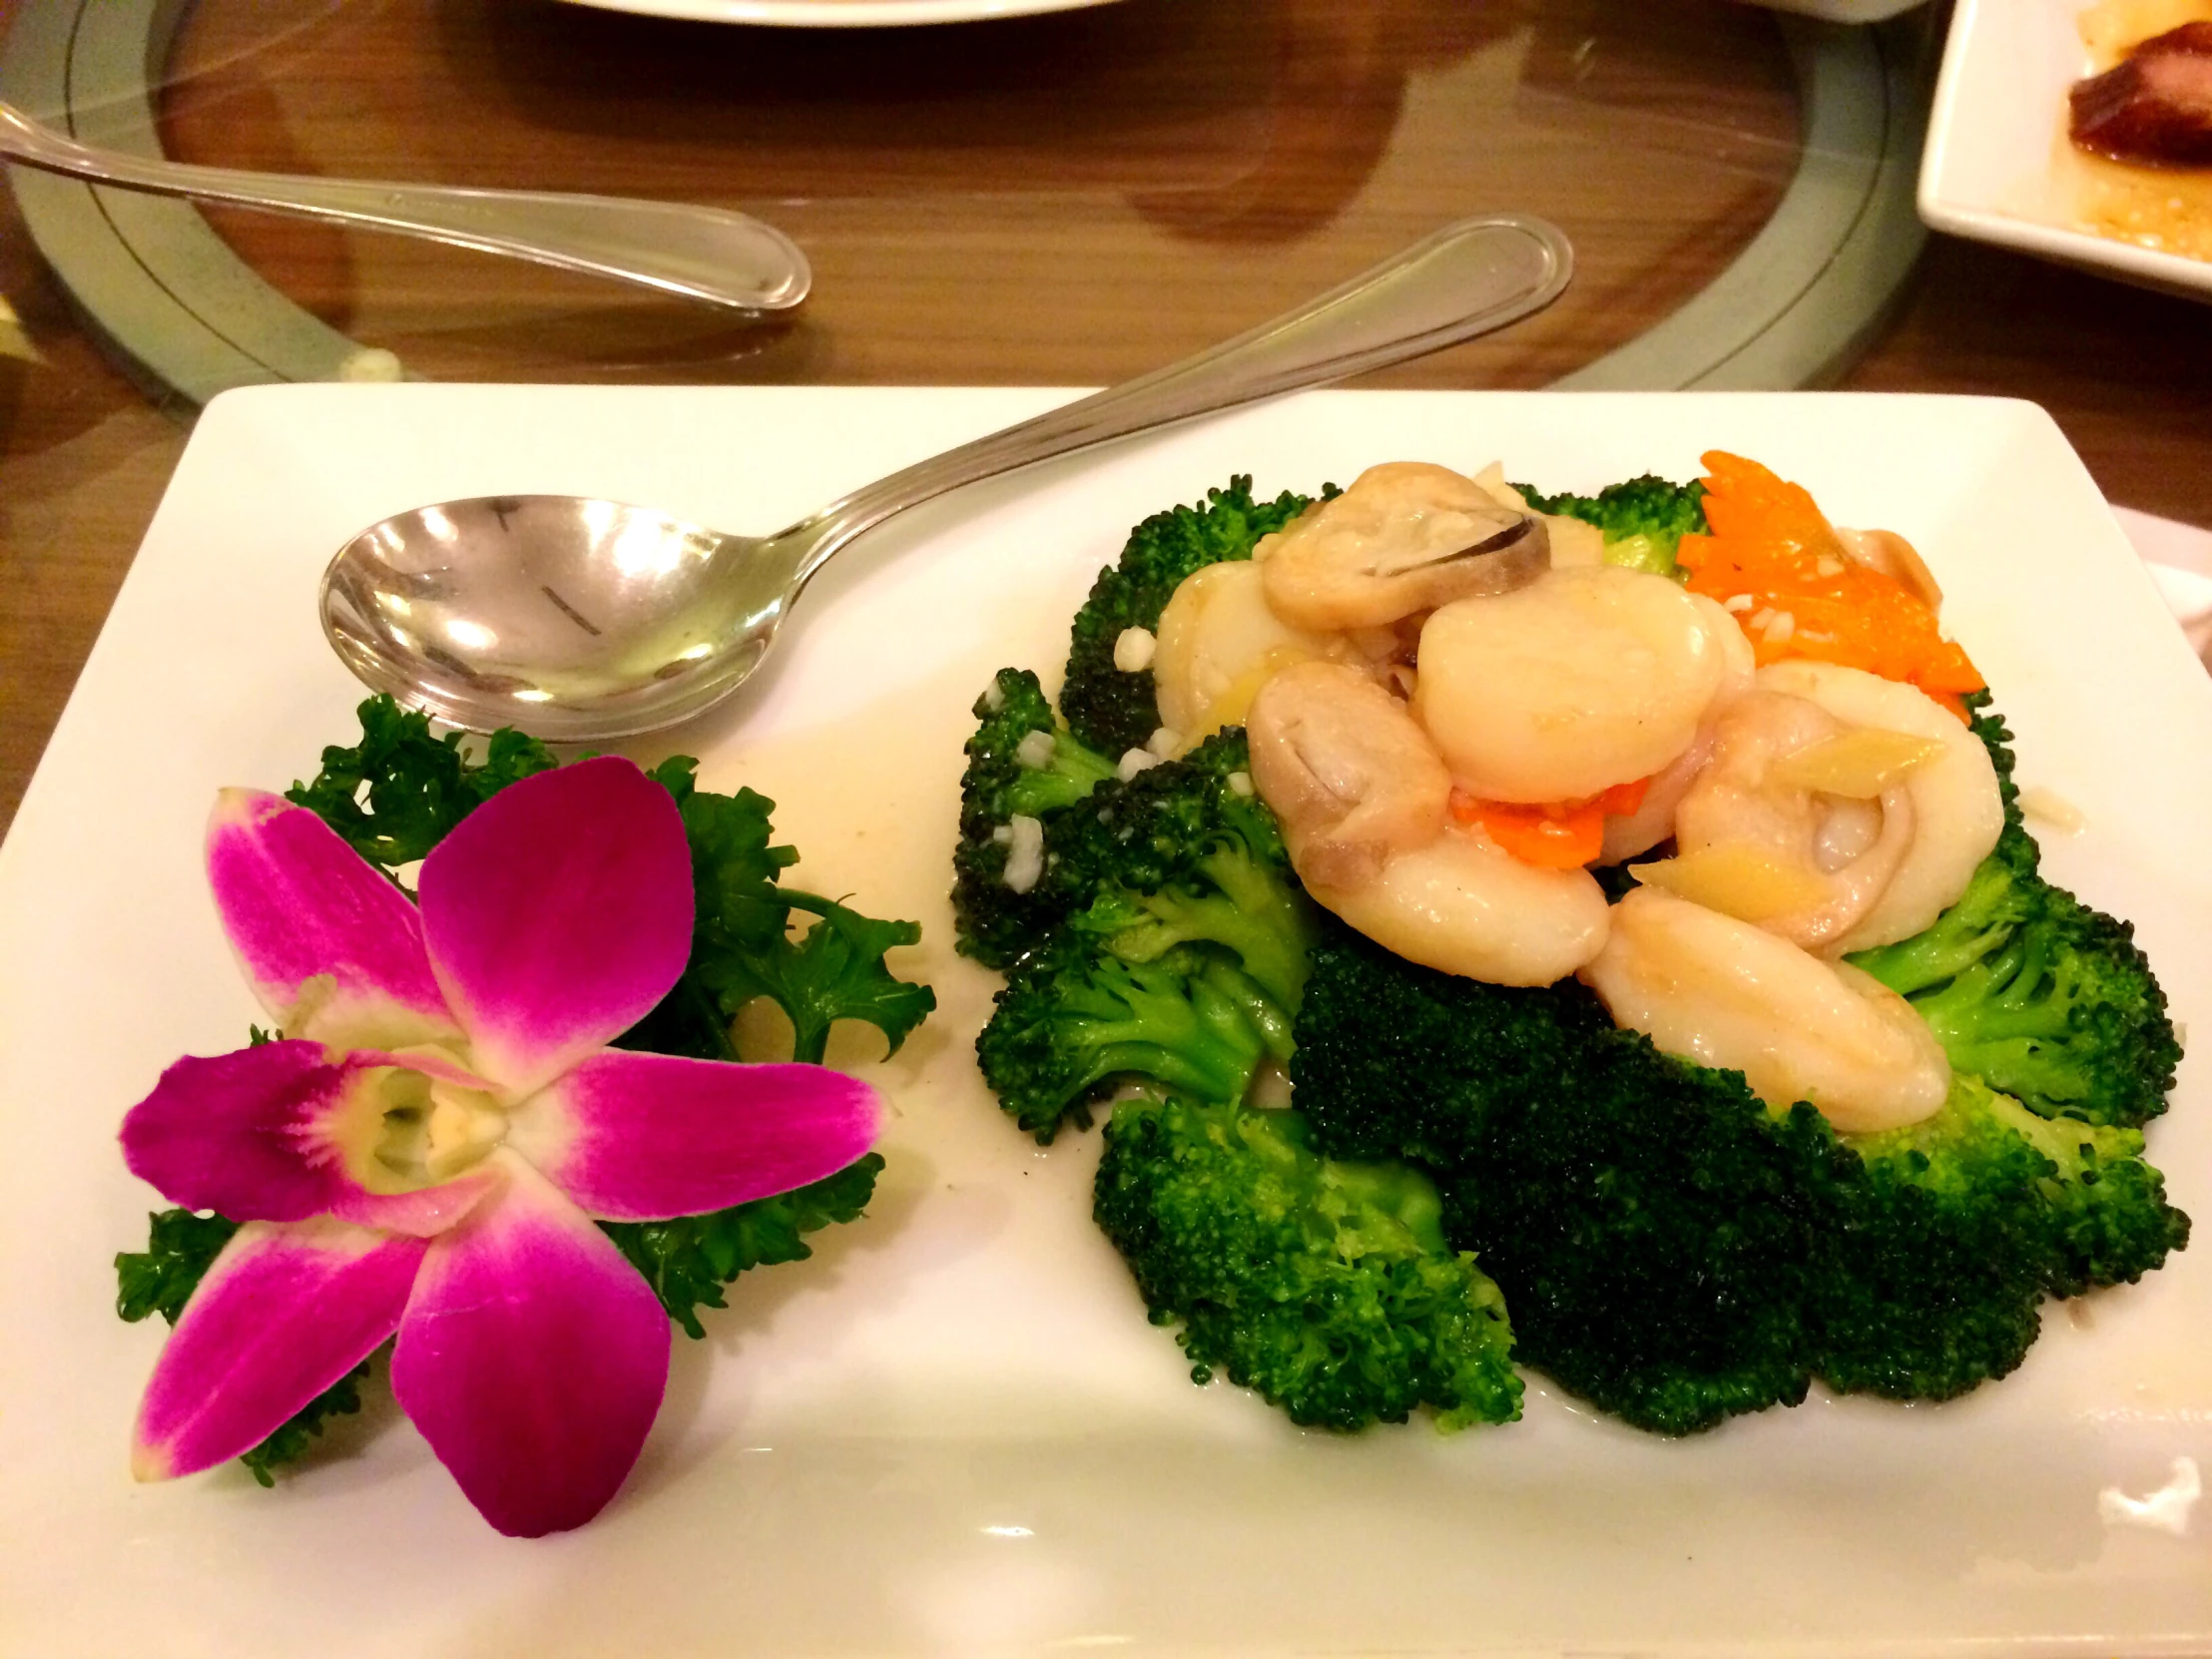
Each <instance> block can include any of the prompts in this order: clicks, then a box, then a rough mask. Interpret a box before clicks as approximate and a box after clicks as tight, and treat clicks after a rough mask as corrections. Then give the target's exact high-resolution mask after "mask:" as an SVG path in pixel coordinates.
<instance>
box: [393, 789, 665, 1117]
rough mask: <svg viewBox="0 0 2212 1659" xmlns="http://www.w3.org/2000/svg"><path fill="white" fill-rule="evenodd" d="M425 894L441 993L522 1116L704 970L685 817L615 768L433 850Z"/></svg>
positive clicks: (521, 802)
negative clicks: (687, 967)
mask: <svg viewBox="0 0 2212 1659" xmlns="http://www.w3.org/2000/svg"><path fill="white" fill-rule="evenodd" d="M417 891H418V894H419V896H420V900H421V908H422V927H423V936H424V939H425V941H426V942H427V944H428V947H429V953H430V961H431V964H432V967H433V970H434V971H435V972H436V974H437V977H438V983H439V984H440V986H442V987H443V989H444V992H445V996H446V1000H447V1002H448V1003H449V1004H450V1005H451V1007H452V1009H453V1011H454V1014H455V1015H456V1016H457V1017H458V1018H459V1020H460V1022H461V1024H462V1026H463V1027H464V1028H465V1029H466V1030H467V1032H468V1036H469V1046H470V1053H471V1056H472V1058H473V1059H474V1061H475V1062H476V1065H477V1067H478V1069H479V1070H481V1071H482V1072H483V1073H484V1074H485V1075H486V1076H488V1077H491V1078H494V1079H495V1080H497V1082H498V1083H499V1084H500V1085H501V1086H502V1088H503V1090H504V1091H505V1094H506V1097H507V1098H508V1099H509V1100H519V1099H521V1098H523V1097H524V1096H526V1095H528V1094H529V1093H531V1092H532V1091H534V1090H535V1089H537V1088H539V1087H541V1086H542V1085H543V1084H545V1083H547V1082H550V1081H551V1080H552V1079H553V1078H555V1077H558V1076H559V1075H560V1074H561V1073H562V1072H564V1071H566V1070H567V1069H568V1068H569V1067H570V1066H572V1065H574V1064H575V1063H576V1062H577V1061H578V1060H580V1059H582V1058H583V1057H584V1056H585V1055H587V1054H589V1053H591V1052H592V1051H593V1050H595V1049H598V1048H601V1047H603V1046H605V1044H606V1043H607V1042H608V1041H609V1040H610V1039H611V1038H614V1037H616V1036H619V1035H620V1034H621V1033H622V1032H624V1031H626V1030H628V1029H629V1028H630V1027H631V1026H632V1025H634V1024H636V1023H637V1022H638V1021H639V1020H640V1019H642V1018H644V1017H645V1015H646V1014H647V1013H648V1012H650V1011H651V1010H652V1008H653V1005H654V1004H655V1003H657V1002H659V1001H660V1000H661V998H662V997H664V996H666V995H667V994H668V992H669V990H670V988H671V987H672V986H674V985H675V983H676V981H677V979H678V978H679V977H680V976H681V975H682V973H683V971H684V964H685V962H686V961H687V960H688V959H689V957H690V955H691V932H692V905H693V898H692V870H691V850H690V845H689V843H688V842H687V840H686V839H685V835H684V821H683V815H682V814H681V813H679V812H678V811H677V809H676V803H675V802H674V801H673V800H672V799H671V798H670V796H669V794H668V792H667V791H666V790H664V789H662V788H661V786H660V785H658V784H656V783H654V782H653V781H652V780H651V779H650V778H648V777H646V776H645V774H644V773H642V772H640V771H639V770H638V769H637V768H636V767H635V766H633V765H631V764H630V763H629V762H628V761H623V760H617V759H615V758H613V757H611V756H610V757H605V758H602V759H600V760H596V761H581V762H578V763H577V764H576V765H574V766H566V767H562V768H560V769H559V770H557V771H554V772H543V773H539V774H538V775H537V776H535V777H532V778H526V779H524V780H523V781H522V782H521V783H519V784H513V785H510V786H509V787H508V788H506V789H504V790H502V791H500V792H499V794H497V795H495V796H493V797H492V798H491V800H489V801H488V802H486V803H485V804H484V805H483V806H481V807H479V808H478V809H477V810H476V811H475V812H474V813H472V814H470V815H469V816H468V817H467V818H465V819H463V820H462V821H461V823H460V825H459V826H458V827H457V828H456V829H455V830H453V831H452V833H450V834H449V835H447V836H446V837H445V839H444V840H442V841H440V842H439V843H438V844H437V845H436V846H435V847H434V848H432V850H431V852H430V855H429V857H428V858H426V859H424V860H423V864H422V874H421V879H420V882H419V884H418V888H417Z"/></svg>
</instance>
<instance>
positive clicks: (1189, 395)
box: [779, 214, 1574, 583]
mask: <svg viewBox="0 0 2212 1659" xmlns="http://www.w3.org/2000/svg"><path fill="white" fill-rule="evenodd" d="M1573 274H1574V251H1573V249H1572V247H1571V246H1570V245H1569V244H1568V242H1567V239H1566V237H1565V235H1564V234H1563V233H1562V232H1560V231H1559V230H1558V229H1557V228H1556V227H1555V226H1552V225H1549V224H1547V223H1545V222H1544V221H1543V220H1540V219H1532V218H1529V217H1526V216H1524V215H1520V214H1491V215H1487V216H1485V217H1483V218H1479V219H1466V220H1461V221H1460V222H1459V223H1458V224H1456V225H1450V226H1447V227H1445V228H1444V229H1443V230H1441V231H1438V232H1437V233H1436V234H1435V235H1433V236H1431V237H1429V238H1427V239H1426V240H1424V241H1421V242H1417V243H1415V244H1414V245H1413V246H1412V247H1410V248H1408V249H1406V250H1405V251H1404V252H1403V253H1400V254H1397V255H1395V256H1393V257H1392V258H1390V259H1387V260H1385V261H1383V263H1382V264H1381V265H1379V266H1377V267H1375V268H1374V269H1373V270H1372V271H1369V272H1366V273H1365V274H1363V275H1361V276H1359V277H1354V278H1353V279H1352V280H1351V281H1349V282H1347V283H1345V284H1344V285H1343V286H1342V287H1338V288H1333V289H1331V290H1330V291H1329V292H1327V293H1325V294H1322V295H1321V296H1320V297H1319V298H1316V299H1312V300H1309V301H1307V303H1305V304H1303V305H1301V306H1299V307H1298V308H1297V309H1296V310H1292V311H1287V312H1285V313H1284V314H1283V315H1281V316H1279V317H1277V318H1275V319H1274V320H1273V321H1272V322H1263V323H1262V324H1261V325H1260V326H1259V327H1257V328H1254V329H1252V330H1251V331H1250V332H1248V333H1243V334H1239V335H1238V336H1237V337H1236V338H1235V339H1231V340H1225V341H1224V342H1223V343H1221V344H1220V345H1217V346H1214V347H1212V348H1211V349H1209V350H1205V351H1201V352H1199V353H1198V355H1196V356H1194V357H1186V358H1184V359H1183V360H1182V361H1181V362H1179V363H1171V364H1169V365H1168V366H1167V367H1166V368H1162V369H1157V370H1155V371H1154V372H1152V373H1150V374H1147V375H1144V376H1142V377H1140V378H1138V379H1135V380H1129V381H1125V382H1124V383H1122V384H1121V385H1118V386H1116V387H1114V388H1112V389H1111V390H1109V391H1102V392H1099V393H1097V394H1095V395H1093V396H1090V397H1086V398H1084V399H1082V400H1081V401H1080V402H1075V403H1070V404H1067V405H1066V406H1065V407H1063V408H1058V409H1054V410H1052V411H1050V412H1049V413H1047V414H1042V415H1039V416H1037V418H1035V419H1034V420H1026V421H1023V422H1022V423H1021V424H1020V425H1018V426H1009V427H1007V428H1006V429H1005V430H1003V431H1000V432H993V433H992V434H990V435H989V436H988V437H983V438H978V439H976V440H975V441H974V442H973V443H967V444H962V445H961V446H960V447H959V448H957V449H948V450H946V451H945V452H944V453H943V454H941V455H936V456H933V457H931V458H930V459H928V460H926V461H922V462H920V463H918V464H916V465H914V466H910V467H908V468H906V470H905V471H903V472H894V473H892V474H891V475H890V476H889V477H887V478H884V479H881V480H879V481H878V482H876V483H873V484H869V485H867V486H866V487H864V488H862V489H859V490H855V491H854V492H853V493H852V494H850V495H848V496H845V497H844V498H842V499H841V500H838V501H834V502H832V503H830V505H829V506H828V507H825V508H823V509H822V510H821V511H820V512H818V513H816V514H815V515H814V516H813V517H812V518H810V519H806V520H804V521H802V522H801V523H800V524H798V525H795V526H794V527H793V529H792V530H790V531H787V532H785V537H788V538H791V539H792V540H795V541H799V542H801V544H802V545H803V547H804V551H803V553H802V555H801V557H800V559H799V562H798V575H797V583H804V582H805V581H806V580H807V578H808V577H810V576H812V575H813V574H814V573H815V572H816V571H817V570H819V569H821V567H822V566H823V564H824V563H825V562H826V561H827V560H828V559H829V558H830V555H831V554H832V553H834V552H836V551H837V549H838V548H840V547H842V546H843V545H844V544H845V543H846V542H848V541H850V540H851V539H852V538H853V537H854V536H856V535H858V534H860V532H862V531H863V530H867V529H870V528H872V527H873V526H875V525H877V524H880V523H882V521H883V520H884V519H886V518H889V517H890V516H891V515H892V514H894V513H900V512H904V511H905V510H906V509H907V508H908V507H912V506H915V505H918V504H919V503H921V502H923V501H927V500H929V499H931V498H932V497H934V496H938V495H942V494H944V493H945V492H946V491H947V490H953V489H957V488H959V487H960V486H961V485H963V484H972V483H974V482H976V481H978V480H979V479H983V478H990V477H995V476H996V475H997V474H999V473H1001V472H1010V471H1012V470H1013V469H1014V468H1016V467H1023V466H1028V465H1031V464H1032V463H1034V462H1037V461H1042V460H1049V459H1050V458H1052V457H1053V456H1055V455H1065V454H1067V453H1069V452H1070V451H1071V450H1076V449H1083V448H1087V447H1089V446H1090V445H1092V444H1095V443H1104V442H1106V441H1107V440H1108V439H1110V438H1119V437H1127V436H1128V435H1130V434H1131V433H1134V432H1142V431H1147V430H1149V429H1151V428H1152V427H1155V426H1165V425H1167V424H1169V423H1171V422H1173V421H1178V420H1188V419H1190V418H1191V417H1193V416H1194V415H1202V414H1211V413H1213V412H1214V411H1215V410H1218V409H1227V408H1233V407H1235V406H1236V405H1238V404H1240V403H1251V402H1255V401H1257V400H1259V399H1261V398H1264V397H1274V396H1276V395H1278V394H1280V393H1282V392H1287V391H1296V390H1298V389H1299V388H1301V387H1304V386H1318V385H1324V384H1327V383H1328V382H1329V381H1332V380H1341V379H1344V378H1345V377H1346V376H1348V375H1353V374H1360V373H1364V372H1366V371H1367V370H1369V369H1372V368H1382V367H1384V366H1386V365H1387V364H1390V363H1395V362H1402V361H1404V360H1405V359H1406V358H1408V357H1417V356H1420V355H1422V354H1423V353H1424V352H1429V351H1435V350H1438V349H1440V348H1442V347H1444V346H1446V345H1456V344H1458V343H1459V342H1460V341H1462V340H1469V339H1473V338H1474V337H1475V336H1476V335H1478V334H1486V333H1488V332H1490V331H1491V330H1492V329H1494V328H1501V327H1503V326H1505V324H1507V323H1509V322H1516V321H1518V320H1519V319H1520V318H1522V317H1524V316H1527V315H1529V314H1530V313H1532V312H1534V311H1540V310H1542V309H1543V308H1544V307H1545V306H1546V305H1548V304H1550V303H1551V302H1552V301H1553V300H1554V299H1556V298H1558V297H1559V295H1560V293H1561V292H1562V291H1563V290H1564V289H1565V288H1566V285H1567V283H1568V281H1569V280H1570V279H1571V277H1573ZM779 539H784V538H779Z"/></svg>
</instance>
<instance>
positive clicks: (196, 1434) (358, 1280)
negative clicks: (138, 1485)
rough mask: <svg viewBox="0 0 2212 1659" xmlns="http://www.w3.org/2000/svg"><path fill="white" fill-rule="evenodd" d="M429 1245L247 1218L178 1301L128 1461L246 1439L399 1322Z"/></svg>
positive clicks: (177, 1465) (150, 1471) (185, 1459)
mask: <svg viewBox="0 0 2212 1659" xmlns="http://www.w3.org/2000/svg"><path fill="white" fill-rule="evenodd" d="M428 1248H429V1247H428V1246H427V1245H425V1244H424V1243H423V1242H422V1241H421V1240H420V1239H403V1238H389V1237H386V1236H385V1235H383V1234H380V1233H375V1232H371V1231H370V1230H368V1229H367V1228H363V1227H348V1226H346V1225H345V1224H344V1223H342V1222H334V1221H314V1222H309V1223H306V1224H304V1225H302V1226H295V1227H277V1226H273V1225H271V1224H270V1223H268V1222H249V1223H247V1224H246V1226H244V1227H242V1228H240V1229H239V1230H238V1232H237V1233H236V1234H234V1235H233V1236H232V1239H231V1242H230V1243H229V1244H227V1245H225V1246H224V1248H223V1253H222V1254H221V1255H220V1256H218V1257H217V1258H216V1259H215V1263H214V1265H213V1266H212V1267H210V1268H209V1269H208V1275H207V1277H206V1278H205V1279H203V1280H202V1281H201V1282H200V1288H199V1289H198V1290H197V1291H195V1292H194V1293H193V1297H192V1301H191V1302H189V1303H188V1304H186V1306H185V1313H184V1317H183V1318H182V1319H180V1320H179V1321H178V1322H177V1329H176V1330H175V1331H173V1332H171V1333H170V1337H169V1342H168V1344H167V1345H166V1346H165V1347H164V1348H163V1349H162V1357H161V1359H160V1361H159V1362H158V1363H157V1364H156V1365H155V1367H154V1376H153V1379H152V1381H150V1382H149V1383H147V1384H146V1395H145V1398H144V1399H143V1400H142V1401H141V1402H140V1405H139V1418H138V1427H137V1431H136V1434H135V1437H134V1443H133V1446H132V1452H131V1470H132V1472H133V1473H134V1474H136V1475H137V1476H138V1478H139V1479H141V1480H166V1479H168V1478H169V1477H170V1476H172V1475H179V1474H191V1473H193V1472H194V1471H196V1470H199V1469H204V1468H208V1467H211V1466H212V1465H214V1464H216V1463H221V1462H224V1461H227V1460H228V1459H230V1458H233V1457H237V1456H239V1455H240V1454H241V1453H244V1452H247V1451H251V1450H252V1449H253V1448H254V1447H255V1446H257V1445H259V1444H261V1443H262V1441H264V1440H266V1439H267V1438H269V1436H270V1435H271V1434H272V1433H273V1432H274V1431H275V1430H276V1429H277V1427H279V1426H280V1425H281V1424H282V1423H283V1422H284V1421H285V1419H286V1418H288V1417H290V1416H291V1415H292V1413H293V1412H295V1411H297V1410H298V1409H299V1408H300V1407H301V1406H302V1405H305V1404H306V1403H307V1402H308V1401H309V1400H311V1399H312V1398H314V1396H315V1395H316V1394H319V1393H321V1392H322V1391H323V1389H325V1388H327V1387H329V1386H330V1385H331V1384H332V1383H336V1382H337V1381H338V1380H339V1379H340V1378H342V1377H344V1376H345V1375H346V1373H348V1372H350V1371H351V1370H352V1369H353V1368H354V1367H355V1366H357V1365H359V1364H360V1363H361V1362H362V1361H363V1360H365V1359H367V1358H368V1356H369V1355H371V1354H373V1353H375V1352H376V1349H377V1347H378V1346H379V1345H380V1344H381V1343H382V1342H383V1341H384V1339H385V1338H387V1337H389V1336H390V1335H391V1334H392V1332H393V1331H394V1330H396V1329H397V1328H398V1325H399V1318H400V1313H401V1311H402V1310H403V1309H404V1308H405V1307H406V1304H407V1292H408V1288H409V1287H410V1286H411V1285H412V1284H413V1283H414V1279H415V1272H416V1269H417V1268H418V1267H419V1266H420V1264H421V1261H422V1257H423V1253H424V1252H425V1251H426V1250H427V1249H428Z"/></svg>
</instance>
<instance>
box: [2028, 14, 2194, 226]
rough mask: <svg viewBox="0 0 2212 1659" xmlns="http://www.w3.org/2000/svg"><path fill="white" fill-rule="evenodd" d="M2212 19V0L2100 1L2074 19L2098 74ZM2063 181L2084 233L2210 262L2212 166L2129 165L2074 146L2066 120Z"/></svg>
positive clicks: (2060, 159)
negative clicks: (2172, 32)
mask: <svg viewBox="0 0 2212 1659" xmlns="http://www.w3.org/2000/svg"><path fill="white" fill-rule="evenodd" d="M2203 22H2212V0H2097V4H2095V5H2093V6H2090V7H2089V8H2088V9H2087V10H2085V11H2084V12H2082V14H2081V15H2080V17H2079V18H2078V19H2076V20H2075V27H2076V28H2077V29H2078V30H2079V31H2080V34H2081V42H2082V45H2083V46H2084V47H2086V48H2087V49H2088V53H2089V60H2090V68H2091V71H2092V73H2096V74H2102V73H2103V72H2104V71H2105V70H2108V69H2110V68H2112V67H2113V65H2115V64H2117V63H2119V62H2120V61H2121V60H2122V59H2124V58H2125V57H2126V56H2127V54H2128V51H2129V49H2130V48H2132V47H2134V46H2136V45H2137V44H2139V43H2140V42H2142V41H2145V40H2148V39H2150V38H2151V37H2152V36H2153V35H2161V34H2164V33H2165V32H2166V31H2167V30H2169V29H2178V28H2179V27H2181V25H2182V24H2184V23H2203ZM2058 150H2059V155H2058V160H2057V167H2058V181H2059V186H2060V189H2061V190H2062V191H2063V192H2064V198H2063V199H2064V200H2065V201H2067V202H2068V203H2070V204H2071V208H2072V212H2073V214H2074V217H2075V219H2076V220H2077V221H2078V222H2079V223H2080V225H2081V227H2082V229H2084V230H2087V231H2093V232H2095V233H2096V234H2097V235H2098V236H2102V237H2110V238H2112V239H2113V240H2114V241H2116V242H2126V243H2133V244H2134V245H2135V246H2136V247H2138V248H2148V249H2153V250H2155V251H2157V252H2160V253H2166V254H2180V255H2183V256H2185V257H2186V258H2189V259H2193V260H2206V261H2212V168H2156V167H2131V166H2129V165H2128V164H2126V163H2124V162H2114V161H2107V160H2105V159H2104V158H2103V157H2101V156H2092V155H2089V154H2087V153H2086V152H2084V151H2081V150H2078V149H2076V148H2075V147H2074V146H2073V144H2071V143H2070V142H2068V140H2067V139H2066V136H2065V132H2064V123H2063V122H2061V124H2060V133H2059V139H2058Z"/></svg>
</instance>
